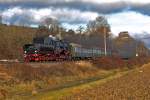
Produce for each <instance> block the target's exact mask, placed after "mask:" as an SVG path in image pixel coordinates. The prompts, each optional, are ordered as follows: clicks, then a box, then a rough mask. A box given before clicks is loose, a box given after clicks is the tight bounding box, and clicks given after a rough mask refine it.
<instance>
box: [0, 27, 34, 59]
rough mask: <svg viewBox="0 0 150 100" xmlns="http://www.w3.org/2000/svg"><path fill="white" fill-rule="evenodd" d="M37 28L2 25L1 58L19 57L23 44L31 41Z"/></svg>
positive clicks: (0, 37) (0, 38) (0, 36)
mask: <svg viewBox="0 0 150 100" xmlns="http://www.w3.org/2000/svg"><path fill="white" fill-rule="evenodd" d="M36 31H37V29H34V28H29V27H20V26H7V25H0V59H19V58H21V57H22V46H23V45H24V44H25V43H31V41H32V38H33V36H34V35H35V33H36Z"/></svg>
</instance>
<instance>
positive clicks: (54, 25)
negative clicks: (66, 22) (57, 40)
mask: <svg viewBox="0 0 150 100" xmlns="http://www.w3.org/2000/svg"><path fill="white" fill-rule="evenodd" d="M43 24H44V26H46V27H47V28H48V29H49V30H50V31H51V32H52V33H56V34H57V33H59V27H60V23H59V22H58V21H57V20H56V19H53V18H50V17H49V18H45V20H44V21H43Z"/></svg>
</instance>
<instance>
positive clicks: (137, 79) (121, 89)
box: [64, 64, 150, 100]
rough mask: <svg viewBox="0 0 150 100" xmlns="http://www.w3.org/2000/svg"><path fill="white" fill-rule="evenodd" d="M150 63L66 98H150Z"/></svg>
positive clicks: (91, 99) (135, 99) (66, 99)
mask: <svg viewBox="0 0 150 100" xmlns="http://www.w3.org/2000/svg"><path fill="white" fill-rule="evenodd" d="M149 77H150V64H146V65H144V66H143V67H142V68H138V69H134V70H133V71H131V72H129V73H128V74H126V75H125V76H122V77H120V78H117V79H115V80H113V81H110V82H107V83H106V84H103V85H95V86H94V87H93V88H91V89H88V90H81V91H80V92H76V93H74V94H73V95H72V96H68V97H65V98H64V99H65V100H72V99H73V100H74V99H80V100H83V99H86V100H110V99H111V100H150V86H149V84H150V79H149Z"/></svg>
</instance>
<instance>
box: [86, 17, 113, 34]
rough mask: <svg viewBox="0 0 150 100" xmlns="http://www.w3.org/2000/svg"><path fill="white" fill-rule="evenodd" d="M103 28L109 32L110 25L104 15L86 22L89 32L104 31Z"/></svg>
mask: <svg viewBox="0 0 150 100" xmlns="http://www.w3.org/2000/svg"><path fill="white" fill-rule="evenodd" d="M104 29H106V32H107V33H108V32H110V25H109V24H108V21H107V19H106V18H105V17H104V16H98V17H97V18H96V19H95V20H94V21H89V23H88V24H87V31H88V32H89V33H104Z"/></svg>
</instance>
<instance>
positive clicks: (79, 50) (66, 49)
mask: <svg viewBox="0 0 150 100" xmlns="http://www.w3.org/2000/svg"><path fill="white" fill-rule="evenodd" d="M23 51H24V61H25V62H32V61H36V62H39V61H62V60H77V59H78V60H79V59H94V58H96V57H101V56H104V54H105V53H104V51H103V50H101V49H99V48H85V47H83V46H81V45H79V44H75V43H69V42H67V41H65V40H60V39H58V38H56V37H54V36H52V35H50V36H48V37H36V38H33V42H32V43H31V44H25V45H24V46H23ZM107 55H111V52H107Z"/></svg>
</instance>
